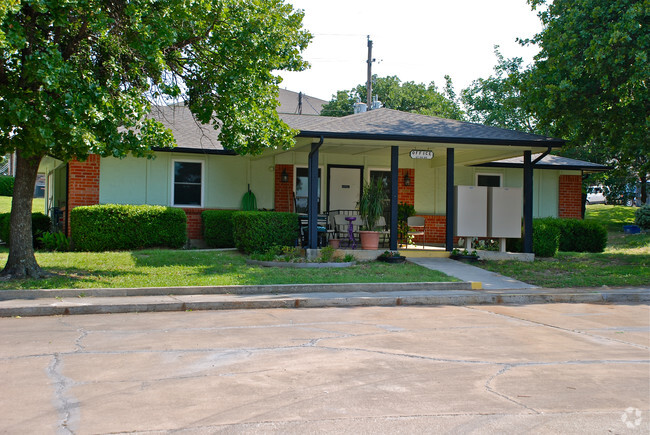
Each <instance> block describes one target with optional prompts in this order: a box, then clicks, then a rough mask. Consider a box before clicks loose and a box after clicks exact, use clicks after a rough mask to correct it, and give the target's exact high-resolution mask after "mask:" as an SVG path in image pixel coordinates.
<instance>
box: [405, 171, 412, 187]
mask: <svg viewBox="0 0 650 435" xmlns="http://www.w3.org/2000/svg"><path fill="white" fill-rule="evenodd" d="M404 185H405V186H410V185H411V177H409V173H408V172H407V173H406V174H404Z"/></svg>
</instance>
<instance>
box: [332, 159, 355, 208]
mask: <svg viewBox="0 0 650 435" xmlns="http://www.w3.org/2000/svg"><path fill="white" fill-rule="evenodd" d="M327 170H328V172H329V174H328V175H329V176H328V177H327V180H328V189H327V191H328V205H329V207H328V210H356V209H357V203H358V202H359V197H360V196H361V180H362V175H363V166H335V165H329V166H328V168H327Z"/></svg>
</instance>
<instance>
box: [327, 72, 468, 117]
mask: <svg viewBox="0 0 650 435" xmlns="http://www.w3.org/2000/svg"><path fill="white" fill-rule="evenodd" d="M372 93H373V95H375V96H377V97H378V99H379V101H381V102H382V104H383V105H384V107H387V108H389V109H395V110H401V111H404V112H413V113H420V114H423V115H431V116H439V117H442V118H449V119H463V116H464V113H463V111H462V110H461V108H460V104H459V102H458V101H457V97H456V94H455V92H454V87H453V84H452V81H451V78H450V77H449V76H445V89H444V90H443V91H442V92H440V91H438V88H437V87H436V85H435V83H434V82H431V83H429V85H425V84H424V83H415V82H412V81H410V82H402V81H401V80H400V79H399V78H398V77H397V76H388V77H377V76H376V75H374V76H373V78H372ZM365 96H366V84H365V83H364V84H360V85H357V86H356V87H355V88H354V89H352V90H350V91H338V92H337V93H336V95H335V96H333V98H332V100H330V102H329V103H327V104H325V105H323V110H322V111H321V115H323V116H345V115H350V114H352V113H353V104H354V102H355V101H356V99H357V97H358V98H361V100H362V101H365Z"/></svg>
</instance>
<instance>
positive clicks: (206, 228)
mask: <svg viewBox="0 0 650 435" xmlns="http://www.w3.org/2000/svg"><path fill="white" fill-rule="evenodd" d="M236 211H237V210H206V211H204V212H203V213H201V220H202V221H203V238H204V239H205V243H206V244H207V245H208V246H209V247H211V248H234V247H235V237H234V228H233V221H232V217H233V214H234V213H235V212H236Z"/></svg>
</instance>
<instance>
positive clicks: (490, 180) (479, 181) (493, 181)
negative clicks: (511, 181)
mask: <svg viewBox="0 0 650 435" xmlns="http://www.w3.org/2000/svg"><path fill="white" fill-rule="evenodd" d="M501 178H502V174H476V185H477V186H487V187H501Z"/></svg>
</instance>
